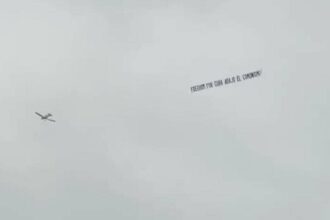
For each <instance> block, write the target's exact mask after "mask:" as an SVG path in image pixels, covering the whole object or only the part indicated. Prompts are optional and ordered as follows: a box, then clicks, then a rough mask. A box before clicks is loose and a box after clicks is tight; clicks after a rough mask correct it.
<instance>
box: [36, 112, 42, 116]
mask: <svg viewBox="0 0 330 220" xmlns="http://www.w3.org/2000/svg"><path fill="white" fill-rule="evenodd" d="M35 113H36V114H37V115H39V116H40V117H44V116H43V115H42V114H40V113H38V112H35Z"/></svg>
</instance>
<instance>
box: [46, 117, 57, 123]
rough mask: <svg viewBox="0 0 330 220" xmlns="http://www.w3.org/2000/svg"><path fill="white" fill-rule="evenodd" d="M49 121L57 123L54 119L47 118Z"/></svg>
mask: <svg viewBox="0 0 330 220" xmlns="http://www.w3.org/2000/svg"><path fill="white" fill-rule="evenodd" d="M47 120H48V121H52V122H56V121H55V120H53V119H49V118H47Z"/></svg>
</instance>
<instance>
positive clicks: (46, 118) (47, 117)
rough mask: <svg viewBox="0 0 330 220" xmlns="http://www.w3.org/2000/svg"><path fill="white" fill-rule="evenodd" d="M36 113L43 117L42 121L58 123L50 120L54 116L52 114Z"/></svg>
mask: <svg viewBox="0 0 330 220" xmlns="http://www.w3.org/2000/svg"><path fill="white" fill-rule="evenodd" d="M35 113H36V114H37V115H39V116H40V117H41V120H48V121H52V122H56V121H55V120H53V119H50V118H49V117H51V116H53V115H52V114H50V113H48V114H47V115H42V114H40V113H38V112H35Z"/></svg>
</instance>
